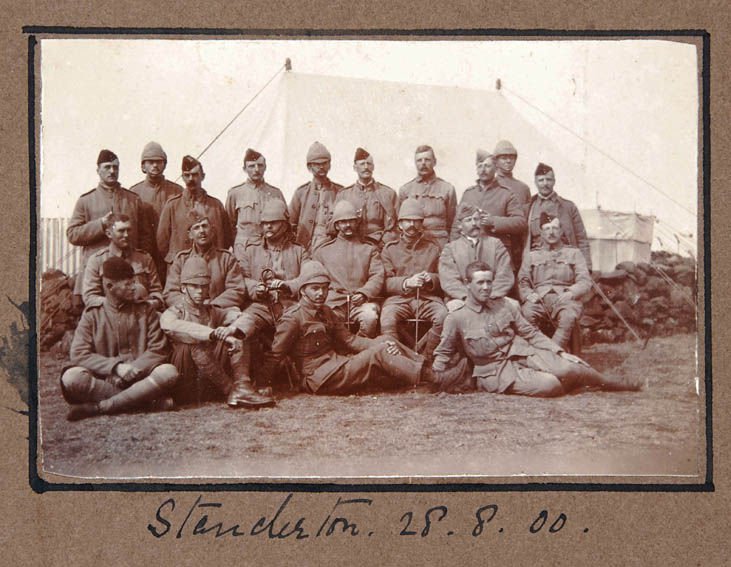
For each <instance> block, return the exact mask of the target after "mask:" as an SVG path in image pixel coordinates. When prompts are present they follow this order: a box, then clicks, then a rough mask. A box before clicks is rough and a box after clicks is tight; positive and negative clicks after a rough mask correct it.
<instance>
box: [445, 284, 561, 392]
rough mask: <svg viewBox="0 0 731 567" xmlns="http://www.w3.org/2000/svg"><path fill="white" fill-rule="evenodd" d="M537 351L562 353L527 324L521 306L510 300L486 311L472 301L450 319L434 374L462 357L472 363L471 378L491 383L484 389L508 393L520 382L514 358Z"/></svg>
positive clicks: (503, 300)
mask: <svg viewBox="0 0 731 567" xmlns="http://www.w3.org/2000/svg"><path fill="white" fill-rule="evenodd" d="M536 349H541V350H547V351H550V352H553V353H559V352H560V351H561V348H560V347H559V346H558V345H557V344H556V343H554V342H553V341H552V340H551V339H549V338H548V337H546V336H545V335H544V334H543V333H541V332H540V331H539V330H538V329H536V328H535V327H533V326H532V325H531V324H530V323H528V322H527V321H526V320H525V319H524V318H523V316H522V315H521V313H520V308H519V307H518V303H517V302H516V301H514V300H511V299H508V298H500V299H496V300H493V301H492V303H491V305H490V307H489V308H488V307H485V306H483V305H480V304H479V303H477V302H475V301H474V300H473V299H472V298H469V299H468V300H467V301H466V302H465V305H464V306H463V307H460V308H459V309H457V310H456V311H454V312H452V313H450V314H449V315H447V318H446V319H445V320H444V329H443V331H442V340H441V342H440V343H439V346H438V347H437V348H436V349H435V351H434V365H433V367H434V370H435V372H444V371H447V370H448V369H449V367H450V366H454V362H455V357H457V356H460V354H463V355H464V356H467V358H468V359H469V360H470V361H471V362H472V364H473V366H474V368H473V371H472V375H473V376H475V377H479V378H481V379H482V380H485V381H486V382H489V383H491V384H490V386H489V387H487V388H485V389H488V391H493V392H500V393H502V392H505V390H507V389H508V388H509V387H510V386H511V385H512V384H513V383H514V382H515V381H516V380H518V373H517V368H515V367H514V365H513V364H511V361H510V360H509V359H510V358H511V357H529V356H531V355H533V354H535V353H536Z"/></svg>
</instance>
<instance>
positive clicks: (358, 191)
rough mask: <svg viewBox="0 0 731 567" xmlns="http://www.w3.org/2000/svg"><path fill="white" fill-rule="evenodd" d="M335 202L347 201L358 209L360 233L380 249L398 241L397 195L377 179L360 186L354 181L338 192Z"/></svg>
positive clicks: (358, 182) (359, 183)
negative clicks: (386, 244)
mask: <svg viewBox="0 0 731 567" xmlns="http://www.w3.org/2000/svg"><path fill="white" fill-rule="evenodd" d="M335 201H336V202H337V201H348V202H350V203H351V204H352V205H353V206H354V207H355V209H356V210H357V211H359V214H360V216H361V219H360V230H361V236H362V237H363V238H368V240H371V241H373V242H374V243H376V244H377V245H378V246H379V248H380V247H383V244H385V243H386V242H391V241H394V240H398V237H399V233H398V227H397V219H398V213H397V207H398V195H396V191H394V190H393V189H391V188H390V187H389V186H388V185H384V184H383V183H379V182H378V181H373V182H371V183H370V184H369V185H363V184H362V183H361V182H360V181H356V182H355V183H354V184H353V185H350V186H349V187H346V188H345V189H343V190H342V191H340V192H339V193H338V195H337V198H336V199H335Z"/></svg>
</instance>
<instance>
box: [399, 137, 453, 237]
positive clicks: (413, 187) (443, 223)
mask: <svg viewBox="0 0 731 567" xmlns="http://www.w3.org/2000/svg"><path fill="white" fill-rule="evenodd" d="M414 164H415V165H416V173H417V175H416V177H415V178H414V179H412V180H411V181H409V182H408V183H406V184H405V185H404V186H402V187H401V188H400V189H399V191H398V196H399V205H401V203H403V202H404V201H405V200H406V199H408V198H409V197H413V198H414V199H419V200H420V202H421V206H422V208H423V209H424V230H425V234H426V235H427V236H429V237H430V238H431V239H432V240H434V241H435V242H437V244H439V247H440V248H443V247H444V245H445V244H446V243H447V241H448V240H449V234H450V231H451V230H452V224H453V223H454V215H455V212H456V211H457V193H456V192H455V190H454V186H453V185H452V184H451V183H447V182H446V181H444V179H442V178H440V177H437V175H436V174H435V173H434V166H435V165H436V164H437V158H436V156H435V155H434V150H433V149H432V148H431V146H419V147H418V148H416V154H415V155H414Z"/></svg>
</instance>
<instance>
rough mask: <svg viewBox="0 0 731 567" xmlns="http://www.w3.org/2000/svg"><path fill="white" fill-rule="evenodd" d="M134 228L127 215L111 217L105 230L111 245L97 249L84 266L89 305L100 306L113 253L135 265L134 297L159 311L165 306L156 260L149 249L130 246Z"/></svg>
mask: <svg viewBox="0 0 731 567" xmlns="http://www.w3.org/2000/svg"><path fill="white" fill-rule="evenodd" d="M131 227H132V221H131V220H130V218H129V217H128V216H127V215H114V216H112V217H111V218H110V221H109V225H108V227H107V228H106V229H105V230H104V233H105V234H106V235H107V238H109V245H108V246H107V247H105V248H102V249H101V250H99V251H98V252H94V253H93V254H92V255H91V256H90V257H89V260H88V261H87V262H86V267H85V268H84V280H83V284H82V296H83V298H84V305H86V306H87V307H89V306H93V305H101V304H102V302H103V301H104V286H103V285H102V265H103V264H104V262H105V261H106V260H107V259H108V258H110V257H112V256H117V257H119V258H124V259H125V260H126V261H127V262H128V263H129V265H130V266H132V269H133V270H134V273H135V300H138V301H147V302H148V303H149V304H150V305H152V306H153V307H154V308H155V309H157V310H158V311H162V309H163V308H164V307H165V302H164V301H163V299H162V286H161V285H160V279H159V278H158V274H157V267H156V266H155V262H154V260H153V259H152V256H150V255H149V254H148V253H147V252H143V251H142V250H135V249H134V248H132V247H131V246H130V241H129V234H130V229H131Z"/></svg>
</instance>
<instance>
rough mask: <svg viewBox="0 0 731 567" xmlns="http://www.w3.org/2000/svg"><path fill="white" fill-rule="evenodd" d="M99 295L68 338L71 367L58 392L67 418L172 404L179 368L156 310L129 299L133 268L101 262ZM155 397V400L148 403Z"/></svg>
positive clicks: (113, 259)
mask: <svg viewBox="0 0 731 567" xmlns="http://www.w3.org/2000/svg"><path fill="white" fill-rule="evenodd" d="M102 274H103V277H104V290H105V297H104V300H103V301H102V302H101V303H100V304H98V305H94V306H90V307H88V308H87V309H86V310H85V311H84V313H83V314H82V316H81V321H79V326H78V327H77V328H76V332H75V333H74V339H73V341H72V343H71V364H72V365H73V366H72V367H71V368H69V369H67V370H65V371H64V373H63V375H62V376H61V392H62V393H63V397H64V399H65V400H66V401H67V402H68V403H69V404H71V408H70V410H69V413H68V415H67V419H68V420H69V421H76V420H79V419H84V418H86V417H92V416H95V415H102V414H114V413H122V412H127V411H132V410H137V409H142V408H145V407H148V408H150V409H153V408H156V409H172V407H173V406H174V403H173V400H172V399H171V398H170V394H169V392H170V390H171V389H172V388H173V387H174V385H175V383H176V381H177V379H178V372H177V370H176V369H175V367H174V366H173V365H172V364H167V361H168V352H169V351H168V348H169V346H168V343H167V340H165V335H164V333H163V332H162V330H161V329H160V323H159V319H158V315H157V313H156V312H155V310H154V309H153V308H152V307H151V306H150V305H148V304H147V303H145V302H138V301H135V300H134V294H135V289H134V270H133V269H132V266H130V265H129V264H128V263H127V262H126V261H125V260H123V259H122V258H119V257H117V256H112V257H111V258H109V259H108V260H106V261H105V262H104V264H103V265H102ZM153 400H156V401H157V403H155V404H153V405H151V402H152V401H153Z"/></svg>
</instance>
